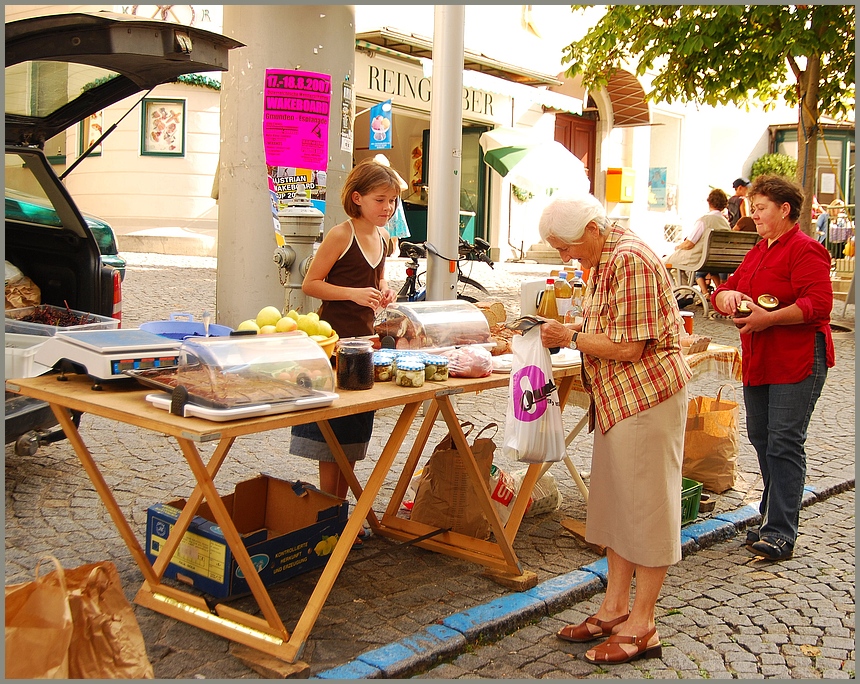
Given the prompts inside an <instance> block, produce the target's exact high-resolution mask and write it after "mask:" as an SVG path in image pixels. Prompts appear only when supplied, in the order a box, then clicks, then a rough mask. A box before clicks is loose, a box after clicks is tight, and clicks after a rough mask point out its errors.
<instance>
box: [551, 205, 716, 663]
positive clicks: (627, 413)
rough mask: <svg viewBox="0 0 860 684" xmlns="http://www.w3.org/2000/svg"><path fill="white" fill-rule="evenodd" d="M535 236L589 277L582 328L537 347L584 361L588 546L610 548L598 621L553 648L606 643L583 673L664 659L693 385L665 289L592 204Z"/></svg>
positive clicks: (663, 277) (661, 272)
mask: <svg viewBox="0 0 860 684" xmlns="http://www.w3.org/2000/svg"><path fill="white" fill-rule="evenodd" d="M724 196H725V195H724ZM539 229H540V235H541V238H543V239H544V240H545V241H546V242H547V243H549V245H550V246H552V247H553V248H554V249H556V250H558V253H559V255H560V256H561V258H562V261H563V262H564V263H567V262H569V261H571V260H572V259H576V260H578V261H579V263H580V267H581V268H587V269H590V270H591V274H590V277H589V279H588V284H587V289H586V295H585V302H584V306H583V320H582V321H581V322H579V323H576V324H561V323H559V322H558V321H555V320H549V319H545V322H544V324H543V325H541V342H542V343H543V346H544V347H569V348H571V349H578V350H579V351H580V353H581V354H582V381H583V386H584V388H585V390H586V392H587V393H588V394H589V395H591V406H590V409H589V431H593V432H594V446H593V454H592V460H591V463H592V468H591V482H590V492H589V497H588V515H587V519H586V520H587V522H586V533H585V536H586V539H587V540H588V541H589V542H590V543H592V544H598V545H601V546H605V547H606V559H607V561H608V563H609V571H608V575H607V585H606V594H605V596H604V598H603V602H602V603H601V605H600V608H599V609H598V611H597V613H596V614H595V615H593V616H591V617H589V618H588V619H586V620H585V621H584V622H582V623H581V624H578V625H568V626H566V627H564V628H562V629H561V630H560V631H559V632H558V637H559V638H560V639H562V640H564V641H573V642H588V641H593V640H597V639H606V640H605V641H604V642H603V643H601V644H599V645H597V646H595V647H593V648H590V649H589V650H588V651H586V653H585V659H586V660H587V661H588V662H590V663H598V664H612V663H626V662H628V661H630V660H633V659H635V658H640V657H645V658H652V657H659V656H660V655H661V653H662V651H661V645H660V637H659V636H658V635H657V626H656V624H655V621H654V609H655V605H656V603H657V599H658V598H659V596H660V591H661V589H662V586H663V580H664V578H665V576H666V571H667V570H668V567H669V566H670V565H672V564H674V563H677V562H678V561H679V560H680V559H681V535H680V530H681V497H680V494H679V492H680V489H681V463H682V460H683V449H684V430H685V426H686V419H687V382H688V381H689V379H690V378H691V377H692V373H691V371H690V369H689V367H688V366H687V363H686V361H685V360H684V357H683V356H682V354H681V346H680V337H681V331H682V323H681V315H680V312H679V311H678V305H677V303H676V302H675V297H674V296H673V295H672V281H671V278H670V277H669V273H668V272H667V271H666V268H665V267H664V266H663V263H662V262H661V261H660V258H659V257H658V256H657V255H656V254H655V253H654V252H653V250H651V248H650V247H648V245H647V244H646V243H645V242H644V241H643V240H642V239H641V238H640V237H639V236H638V235H636V234H635V233H634V232H633V231H631V230H629V229H627V228H622V227H621V226H619V225H618V224H615V223H612V222H611V221H609V220H608V219H607V218H606V212H605V210H604V208H603V205H602V204H601V203H600V202H599V201H598V200H597V199H596V198H595V197H594V196H592V195H582V196H578V197H566V198H565V197H563V198H558V199H555V200H553V201H552V202H550V204H549V205H548V206H547V207H546V208H545V209H544V211H543V213H542V215H541V218H540V223H539ZM595 426H596V427H597V430H594V428H595ZM634 575H635V577H636V595H635V598H634V600H633V607H632V609H630V607H629V606H630V593H631V583H632V581H633V577H634ZM607 637H608V638H607Z"/></svg>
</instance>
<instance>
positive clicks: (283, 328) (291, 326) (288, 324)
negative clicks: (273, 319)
mask: <svg viewBox="0 0 860 684" xmlns="http://www.w3.org/2000/svg"><path fill="white" fill-rule="evenodd" d="M298 327H299V325H298V323H296V322H295V321H294V320H293V319H292V318H291V317H290V316H284V317H283V318H282V319H281V320H279V321H278V322H277V323H275V330H277V331H278V332H292V331H293V330H296V329H297V328H298Z"/></svg>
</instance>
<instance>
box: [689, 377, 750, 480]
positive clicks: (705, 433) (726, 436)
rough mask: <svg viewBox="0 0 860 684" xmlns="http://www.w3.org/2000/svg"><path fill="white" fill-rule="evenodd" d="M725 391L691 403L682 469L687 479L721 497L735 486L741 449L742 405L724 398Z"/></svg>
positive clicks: (693, 400) (696, 398) (696, 399)
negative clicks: (740, 412) (739, 440)
mask: <svg viewBox="0 0 860 684" xmlns="http://www.w3.org/2000/svg"><path fill="white" fill-rule="evenodd" d="M732 389H734V388H732ZM722 391H723V388H720V391H719V392H717V396H716V398H711V397H694V398H693V399H691V400H690V403H689V406H688V407H687V428H686V431H685V433H684V463H683V467H682V473H683V475H684V477H688V478H690V479H693V480H697V481H698V482H701V483H702V485H703V486H704V488H705V489H708V490H710V491H712V492H716V493H717V494H721V493H722V492H724V491H726V490H727V489H731V488H732V487H733V486H734V484H735V476H736V474H737V460H738V450H739V448H738V439H739V427H738V413H739V407H738V403H737V402H736V401H729V400H726V399H723V398H722Z"/></svg>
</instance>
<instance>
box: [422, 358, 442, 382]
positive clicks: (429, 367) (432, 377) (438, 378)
mask: <svg viewBox="0 0 860 684" xmlns="http://www.w3.org/2000/svg"><path fill="white" fill-rule="evenodd" d="M424 379H425V380H428V381H433V382H444V381H445V380H447V379H448V357H446V356H441V355H439V354H425V355H424Z"/></svg>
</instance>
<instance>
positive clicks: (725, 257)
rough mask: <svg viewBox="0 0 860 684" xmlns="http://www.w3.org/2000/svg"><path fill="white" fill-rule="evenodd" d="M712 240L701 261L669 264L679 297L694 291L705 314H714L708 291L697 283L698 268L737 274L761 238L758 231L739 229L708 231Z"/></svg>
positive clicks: (706, 247) (706, 271)
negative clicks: (685, 266) (684, 265)
mask: <svg viewBox="0 0 860 684" xmlns="http://www.w3.org/2000/svg"><path fill="white" fill-rule="evenodd" d="M707 240H708V242H707V243H706V244H705V250H704V252H702V258H701V259H700V261H699V263H698V264H696V265H695V266H694V267H692V268H691V269H690V270H682V269H680V268H677V267H669V274H670V275H671V276H672V280H673V281H674V284H673V286H672V293H673V294H674V295H675V297H676V298H677V297H679V296H683V295H687V294H691V295H693V296H695V297H696V298H698V300H699V301H700V302H701V304H702V311H703V313H704V315H705V316H709V317H710V316H712V315H713V312H711V311H710V309H709V305H708V299H709V297H708V293H707V292H700V291H699V289H698V288H697V287H695V285H696V271H704V272H705V273H733V272H734V271H735V270H737V268H738V266H740V265H741V262H742V261H743V260H744V257H745V256H746V255H747V252H749V251H750V249H752V248H753V246H754V245H755V244H756V243H757V242H758V241H759V240H761V236H760V235H759V234H758V233H751V232H745V231H735V230H712V231H711V232H710V233H709V234H708V238H707Z"/></svg>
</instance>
